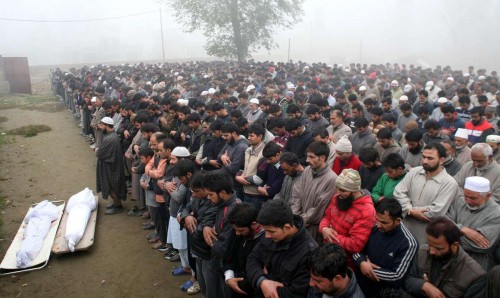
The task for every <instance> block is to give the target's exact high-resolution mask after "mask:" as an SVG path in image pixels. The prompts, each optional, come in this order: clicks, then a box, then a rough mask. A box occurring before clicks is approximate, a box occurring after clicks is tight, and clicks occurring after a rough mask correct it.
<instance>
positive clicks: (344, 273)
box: [307, 243, 365, 298]
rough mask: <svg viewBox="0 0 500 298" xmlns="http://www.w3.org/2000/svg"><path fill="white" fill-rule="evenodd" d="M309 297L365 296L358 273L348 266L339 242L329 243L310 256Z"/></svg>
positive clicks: (351, 297)
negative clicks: (357, 277)
mask: <svg viewBox="0 0 500 298" xmlns="http://www.w3.org/2000/svg"><path fill="white" fill-rule="evenodd" d="M309 268H310V270H311V278H310V281H309V285H310V286H311V288H310V289H309V294H308V296H307V297H309V298H331V297H338V298H365V296H364V295H363V292H362V291H361V288H360V287H359V286H358V283H357V282H356V275H355V274H354V272H353V271H352V269H350V268H349V267H347V255H346V253H345V251H344V249H342V247H341V246H340V245H338V244H334V243H328V244H325V245H324V246H322V247H321V248H320V249H319V250H317V251H316V252H314V253H313V255H312V256H311V258H309Z"/></svg>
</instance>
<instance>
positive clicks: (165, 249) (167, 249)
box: [158, 245, 171, 252]
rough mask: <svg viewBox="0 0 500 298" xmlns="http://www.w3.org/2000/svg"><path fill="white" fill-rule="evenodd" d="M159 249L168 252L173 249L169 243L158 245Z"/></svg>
mask: <svg viewBox="0 0 500 298" xmlns="http://www.w3.org/2000/svg"><path fill="white" fill-rule="evenodd" d="M158 250H159V251H161V252H167V251H169V250H171V248H170V247H169V246H168V245H162V246H160V247H158Z"/></svg>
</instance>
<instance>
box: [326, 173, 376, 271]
mask: <svg viewBox="0 0 500 298" xmlns="http://www.w3.org/2000/svg"><path fill="white" fill-rule="evenodd" d="M335 185H336V187H337V194H335V195H334V196H333V197H332V200H331V201H330V205H328V207H327V208H326V210H325V214H324V215H323V218H322V219H321V222H320V224H319V232H320V233H321V234H322V235H323V239H324V241H325V242H331V243H337V244H339V245H340V246H342V248H343V249H344V250H345V251H346V253H347V255H348V257H349V259H348V265H349V267H350V268H351V269H353V270H356V269H355V268H356V266H355V264H354V260H353V259H352V255H353V254H355V253H359V252H361V250H362V249H363V248H364V247H365V245H366V243H367V242H368V238H369V237H370V233H371V230H372V228H373V225H374V224H375V207H374V205H373V201H372V198H371V195H370V193H369V192H368V191H366V190H362V189H361V178H360V176H359V173H358V171H356V170H353V169H345V170H343V171H342V173H341V174H340V175H339V176H338V177H337V180H336V182H335Z"/></svg>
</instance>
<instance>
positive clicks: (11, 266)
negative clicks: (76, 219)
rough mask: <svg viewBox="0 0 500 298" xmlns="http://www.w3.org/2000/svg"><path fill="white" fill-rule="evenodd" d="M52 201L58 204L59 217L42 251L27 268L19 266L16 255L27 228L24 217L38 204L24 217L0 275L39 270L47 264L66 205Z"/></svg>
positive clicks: (62, 202)
mask: <svg viewBox="0 0 500 298" xmlns="http://www.w3.org/2000/svg"><path fill="white" fill-rule="evenodd" d="M51 203H52V204H54V205H56V206H57V209H58V210H59V214H58V218H57V219H56V220H54V221H53V222H52V225H51V227H50V230H49V232H48V233H47V236H45V239H44V241H43V245H42V248H41V249H40V252H39V253H38V255H37V256H36V258H35V259H33V260H32V262H31V266H29V267H26V268H18V267H17V262H16V255H17V251H18V250H19V248H20V247H21V244H22V242H23V237H24V230H25V229H26V223H25V222H24V218H26V216H27V215H28V214H29V213H30V212H31V210H32V209H33V208H34V207H35V206H36V205H37V204H33V205H31V207H30V209H29V210H28V212H27V213H26V216H25V217H24V218H23V222H22V223H21V226H20V227H19V230H18V231H17V234H16V236H15V237H14V239H13V240H12V243H11V244H10V246H9V249H8V250H7V253H6V254H5V257H4V258H3V260H2V263H1V264H0V275H7V274H13V273H18V272H25V271H32V270H37V269H41V268H43V267H45V266H46V265H47V263H48V262H49V258H50V253H51V248H52V244H53V243H54V237H55V236H56V233H57V229H58V228H59V224H60V223H61V218H62V216H63V214H64V208H65V206H66V202H65V201H51Z"/></svg>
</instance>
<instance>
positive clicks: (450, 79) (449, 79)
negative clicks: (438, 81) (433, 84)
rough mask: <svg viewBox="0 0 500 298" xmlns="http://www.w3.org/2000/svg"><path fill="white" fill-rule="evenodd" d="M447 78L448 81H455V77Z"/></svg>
mask: <svg viewBox="0 0 500 298" xmlns="http://www.w3.org/2000/svg"><path fill="white" fill-rule="evenodd" d="M446 80H447V81H452V82H453V81H455V80H454V79H453V77H448V78H447V79H446Z"/></svg>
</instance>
